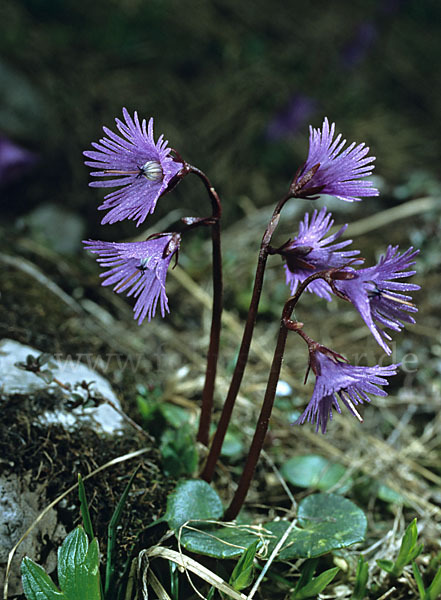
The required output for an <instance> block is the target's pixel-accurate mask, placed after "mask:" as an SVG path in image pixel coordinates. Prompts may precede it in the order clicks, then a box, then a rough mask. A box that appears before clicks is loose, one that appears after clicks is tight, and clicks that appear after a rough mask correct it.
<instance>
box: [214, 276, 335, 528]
mask: <svg viewBox="0 0 441 600" xmlns="http://www.w3.org/2000/svg"><path fill="white" fill-rule="evenodd" d="M328 273H329V271H323V272H320V273H315V274H314V275H311V276H310V277H308V278H307V279H305V281H303V283H302V284H301V285H299V287H298V288H297V291H296V293H295V294H294V295H293V296H291V297H290V298H289V299H288V300H287V302H286V303H285V305H284V307H283V311H282V316H281V320H280V329H279V335H278V338H277V344H276V349H275V351H274V357H273V362H272V364H271V370H270V374H269V377H268V383H267V387H266V391H265V397H264V399H263V403H262V408H261V411H260V415H259V420H258V421H257V425H256V430H255V432H254V437H253V441H252V442H251V446H250V450H249V453H248V456H247V460H246V463H245V467H244V470H243V472H242V476H241V478H240V481H239V485H238V486H237V490H236V493H235V494H234V497H233V500H232V501H231V504H230V506H229V507H228V508H227V510H226V511H225V514H224V517H223V518H224V520H225V521H231V520H232V519H235V518H236V517H237V515H238V514H239V511H240V509H241V508H242V504H243V503H244V500H245V498H246V495H247V493H248V489H249V487H250V484H251V480H252V478H253V476H254V471H255V470H256V465H257V461H258V460H259V456H260V452H261V450H262V448H263V443H264V441H265V437H266V433H267V431H268V426H269V421H270V417H271V412H272V409H273V405H274V398H275V396H276V387H277V382H278V381H279V376H280V370H281V368H282V362H283V354H284V352H285V345H286V337H287V335H288V330H289V329H294V330H296V329H298V330H301V327H302V325H303V324H302V323H295V322H293V321H291V322H288V321H289V319H290V317H291V315H292V312H293V310H294V308H295V306H296V304H297V302H298V300H299V298H300V296H301V295H302V293H303V292H304V290H305V289H306V287H307V286H308V285H309V284H310V283H311V281H314V280H315V279H319V278H324V277H326V276H327V274H328Z"/></svg>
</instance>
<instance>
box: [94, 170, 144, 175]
mask: <svg viewBox="0 0 441 600" xmlns="http://www.w3.org/2000/svg"><path fill="white" fill-rule="evenodd" d="M103 173H106V175H107V174H108V173H109V174H112V175H137V174H138V171H119V170H118V169H104V171H103Z"/></svg>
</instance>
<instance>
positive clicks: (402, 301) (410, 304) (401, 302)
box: [380, 291, 415, 308]
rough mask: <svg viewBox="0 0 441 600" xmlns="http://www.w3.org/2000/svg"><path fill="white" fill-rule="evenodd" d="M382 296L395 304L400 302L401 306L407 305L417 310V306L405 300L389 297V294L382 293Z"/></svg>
mask: <svg viewBox="0 0 441 600" xmlns="http://www.w3.org/2000/svg"><path fill="white" fill-rule="evenodd" d="M380 296H382V297H383V298H386V299H387V300H392V301H393V302H398V303H399V304H405V305H406V306H411V307H412V308H415V304H414V303H413V302H409V301H408V300H403V299H402V298H395V297H394V296H389V294H385V293H384V292H381V291H380Z"/></svg>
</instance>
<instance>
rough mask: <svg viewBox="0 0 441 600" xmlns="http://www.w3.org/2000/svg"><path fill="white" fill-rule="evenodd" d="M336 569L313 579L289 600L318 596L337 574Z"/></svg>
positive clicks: (337, 570) (301, 599)
mask: <svg viewBox="0 0 441 600" xmlns="http://www.w3.org/2000/svg"><path fill="white" fill-rule="evenodd" d="M339 570H340V569H339V568H338V567H334V568H332V569H328V570H327V571H324V572H323V573H320V575H318V576H317V577H314V578H313V579H312V580H311V581H310V582H309V583H307V584H306V585H305V586H303V587H302V588H301V589H300V590H298V591H296V592H294V594H293V595H292V596H291V600H306V598H316V597H317V595H318V594H320V593H321V592H323V590H324V589H325V588H326V586H327V585H328V584H330V583H331V581H332V580H333V579H334V577H335V576H336V575H337V573H338V572H339Z"/></svg>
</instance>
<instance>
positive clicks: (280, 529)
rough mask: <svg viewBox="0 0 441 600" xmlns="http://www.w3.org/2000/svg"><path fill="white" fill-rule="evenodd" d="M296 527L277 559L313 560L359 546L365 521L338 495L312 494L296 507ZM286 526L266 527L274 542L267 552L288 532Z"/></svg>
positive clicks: (363, 517) (360, 511)
mask: <svg viewBox="0 0 441 600" xmlns="http://www.w3.org/2000/svg"><path fill="white" fill-rule="evenodd" d="M298 518H299V522H298V527H294V529H293V530H292V532H291V533H290V535H289V536H288V539H287V540H286V542H285V543H284V545H283V548H282V551H281V552H280V554H279V556H278V558H279V560H286V559H291V558H313V557H315V556H320V555H322V554H326V553H327V552H330V551H331V550H336V549H337V548H346V547H347V546H351V545H352V544H355V543H356V542H361V541H363V539H364V536H365V534H366V526H367V520H366V516H365V514H364V513H363V511H362V510H361V509H360V508H358V506H356V505H355V504H354V503H353V502H351V501H350V500H348V499H347V498H342V497H341V496H339V495H338V494H313V495H312V496H308V497H306V498H305V499H304V500H303V501H302V502H301V503H300V505H299V510H298ZM288 527H289V523H287V522H286V521H278V522H273V523H267V524H266V525H265V528H266V529H268V530H270V531H271V532H272V533H273V534H274V536H275V538H274V539H273V540H271V542H270V547H269V552H271V551H272V549H273V548H274V547H275V545H276V544H277V541H278V540H279V539H280V537H281V536H282V535H283V533H284V532H285V531H286V530H287V529H288Z"/></svg>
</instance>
